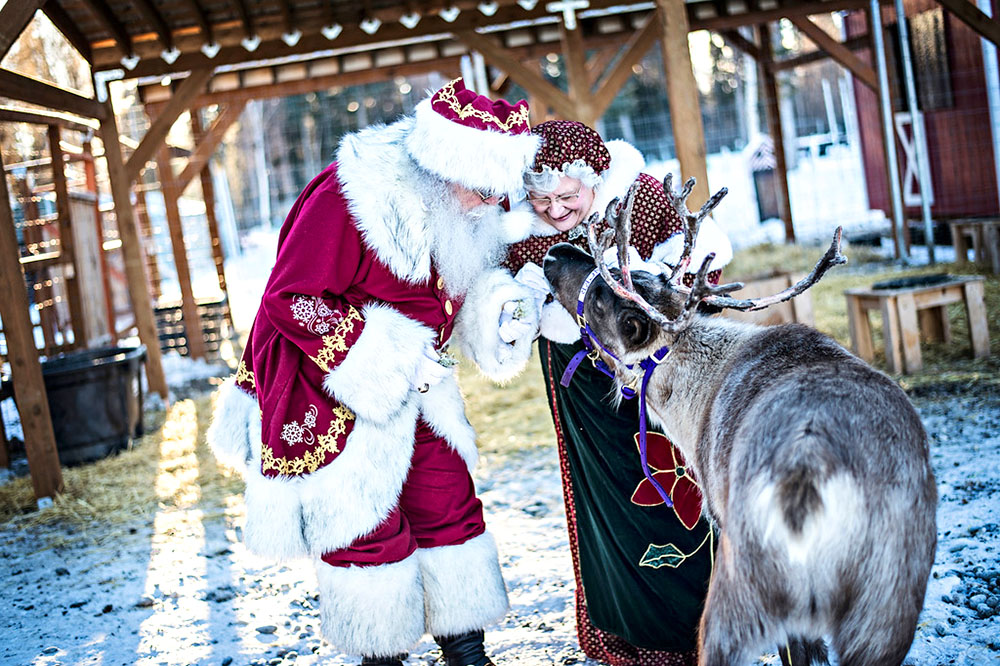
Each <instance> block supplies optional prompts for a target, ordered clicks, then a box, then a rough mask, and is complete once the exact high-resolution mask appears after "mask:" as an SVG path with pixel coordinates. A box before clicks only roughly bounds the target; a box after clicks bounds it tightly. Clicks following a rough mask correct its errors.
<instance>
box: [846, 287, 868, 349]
mask: <svg viewBox="0 0 1000 666" xmlns="http://www.w3.org/2000/svg"><path fill="white" fill-rule="evenodd" d="M845 296H846V297H847V325H848V329H849V331H850V334H851V351H852V352H854V353H855V354H857V356H858V357H859V358H861V359H862V360H865V361H867V362H868V363H871V362H872V361H873V360H874V359H875V347H874V345H873V344H872V329H871V323H870V322H869V321H868V309H867V308H865V307H864V303H863V302H862V299H861V298H858V297H857V296H854V295H852V294H845Z"/></svg>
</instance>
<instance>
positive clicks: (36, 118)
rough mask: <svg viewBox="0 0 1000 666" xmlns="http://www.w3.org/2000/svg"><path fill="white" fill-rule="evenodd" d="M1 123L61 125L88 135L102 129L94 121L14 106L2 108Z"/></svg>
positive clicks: (0, 110) (0, 108)
mask: <svg viewBox="0 0 1000 666" xmlns="http://www.w3.org/2000/svg"><path fill="white" fill-rule="evenodd" d="M0 122H6V123H32V124H35V125H59V126H60V127H64V128H66V129H68V130H73V131H76V132H83V133H85V134H88V133H90V132H93V131H95V130H96V129H97V128H98V127H100V123H98V122H97V121H94V120H85V119H82V118H75V117H72V116H67V115H63V114H61V113H56V112H53V111H44V110H41V109H19V108H16V107H13V106H0Z"/></svg>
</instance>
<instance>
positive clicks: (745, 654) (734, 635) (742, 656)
mask: <svg viewBox="0 0 1000 666" xmlns="http://www.w3.org/2000/svg"><path fill="white" fill-rule="evenodd" d="M728 546H729V544H728V543H727V539H726V537H725V535H724V534H723V535H722V537H721V538H720V540H719V551H718V553H719V557H718V559H717V560H716V562H715V571H713V572H712V582H711V583H710V584H709V588H708V596H707V597H706V598H705V610H704V612H703V613H702V615H701V625H700V626H699V629H698V666H745V665H746V664H748V663H750V662H751V661H753V659H754V658H755V657H756V656H757V652H758V648H759V647H760V646H761V645H762V644H763V641H764V638H765V636H764V631H765V630H766V628H769V627H770V625H771V622H770V621H769V618H768V617H767V616H766V615H765V614H764V612H763V610H762V604H761V601H760V600H759V599H757V598H755V597H756V595H755V594H754V592H753V589H752V587H751V586H750V585H749V584H748V581H747V580H746V578H745V576H743V575H741V573H740V572H739V571H738V570H737V565H734V564H733V562H732V557H731V549H730V548H729V547H728ZM727 554H728V555H729V557H727Z"/></svg>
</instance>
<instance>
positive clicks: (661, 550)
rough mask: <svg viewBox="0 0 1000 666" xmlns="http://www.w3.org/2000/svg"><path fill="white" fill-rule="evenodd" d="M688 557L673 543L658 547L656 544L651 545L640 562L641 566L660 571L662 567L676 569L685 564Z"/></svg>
mask: <svg viewBox="0 0 1000 666" xmlns="http://www.w3.org/2000/svg"><path fill="white" fill-rule="evenodd" d="M687 557H688V556H687V555H685V554H684V553H682V552H681V551H680V549H679V548H677V546H675V545H674V544H672V543H668V544H667V545H665V546H658V545H656V544H655V543H651V544H649V548H647V549H646V552H645V553H644V554H643V556H642V559H641V560H639V566H642V567H650V568H653V569H659V568H660V567H671V568H673V569H676V568H677V567H679V566H680V565H681V564H683V563H684V560H686V559H687Z"/></svg>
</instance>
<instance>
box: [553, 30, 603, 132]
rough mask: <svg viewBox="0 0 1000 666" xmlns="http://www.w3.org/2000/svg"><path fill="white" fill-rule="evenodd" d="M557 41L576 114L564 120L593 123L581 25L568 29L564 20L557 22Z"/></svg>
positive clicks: (594, 119) (586, 123)
mask: <svg viewBox="0 0 1000 666" xmlns="http://www.w3.org/2000/svg"><path fill="white" fill-rule="evenodd" d="M559 41H560V43H561V44H562V52H563V62H564V63H565V66H566V80H567V82H568V84H569V98H570V99H571V100H572V101H573V106H574V108H575V109H576V114H575V115H574V116H573V117H572V118H566V120H579V121H580V122H582V123H584V124H585V125H593V124H594V123H595V121H596V120H597V118H595V117H594V115H595V114H594V113H593V110H592V106H591V95H590V78H589V77H588V76H587V52H586V49H585V48H584V45H583V27H582V26H580V24H577V26H576V28H575V29H573V30H569V29H568V28H567V27H566V22H565V21H560V22H559Z"/></svg>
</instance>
